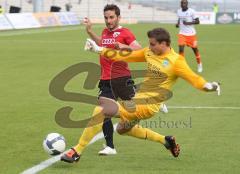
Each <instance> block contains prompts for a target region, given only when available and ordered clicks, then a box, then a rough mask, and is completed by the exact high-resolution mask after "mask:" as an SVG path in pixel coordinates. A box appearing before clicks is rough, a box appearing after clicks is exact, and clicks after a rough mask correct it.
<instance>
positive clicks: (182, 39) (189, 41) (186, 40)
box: [178, 34, 197, 48]
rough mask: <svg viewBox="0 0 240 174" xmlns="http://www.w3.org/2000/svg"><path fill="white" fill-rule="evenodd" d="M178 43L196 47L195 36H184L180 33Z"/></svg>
mask: <svg viewBox="0 0 240 174" xmlns="http://www.w3.org/2000/svg"><path fill="white" fill-rule="evenodd" d="M178 45H179V46H180V45H186V46H189V47H191V48H196V47H197V36H196V35H193V36H185V35H182V34H178Z"/></svg>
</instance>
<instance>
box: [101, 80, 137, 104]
mask: <svg viewBox="0 0 240 174" xmlns="http://www.w3.org/2000/svg"><path fill="white" fill-rule="evenodd" d="M98 88H99V96H98V97H106V98H110V99H113V100H118V98H120V99H122V100H130V99H131V98H132V97H134V95H135V85H134V81H133V80H132V78H131V77H130V76H127V77H119V78H115V79H111V80H100V82H99V84H98Z"/></svg>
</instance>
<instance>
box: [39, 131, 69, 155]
mask: <svg viewBox="0 0 240 174" xmlns="http://www.w3.org/2000/svg"><path fill="white" fill-rule="evenodd" d="M43 148H44V150H45V151H46V152H47V153H48V154H49V155H58V154H60V153H62V152H64V150H65V148H66V142H65V139H64V137H63V136H62V135H60V134H59V133H50V134H48V135H47V136H46V138H45V139H44V140H43Z"/></svg>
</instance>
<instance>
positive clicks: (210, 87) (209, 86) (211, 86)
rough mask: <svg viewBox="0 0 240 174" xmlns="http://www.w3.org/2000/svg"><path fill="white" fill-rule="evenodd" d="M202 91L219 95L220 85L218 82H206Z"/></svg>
mask: <svg viewBox="0 0 240 174" xmlns="http://www.w3.org/2000/svg"><path fill="white" fill-rule="evenodd" d="M203 89H204V90H205V91H216V92H217V95H220V93H221V88H220V83H218V82H208V83H206V84H205V85H204V87H203Z"/></svg>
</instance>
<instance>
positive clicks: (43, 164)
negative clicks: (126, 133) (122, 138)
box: [20, 123, 117, 174]
mask: <svg viewBox="0 0 240 174" xmlns="http://www.w3.org/2000/svg"><path fill="white" fill-rule="evenodd" d="M113 126H114V131H116V128H117V123H116V124H114V125H113ZM103 137H104V135H103V132H100V133H98V134H97V135H95V137H93V139H92V140H91V141H90V143H89V144H88V146H89V145H90V144H93V143H95V142H96V141H98V140H100V139H102V138H103ZM65 152H66V151H65ZM65 152H63V153H65ZM60 156H61V154H60V155H57V156H54V157H52V158H49V159H48V160H45V161H43V162H41V163H39V164H38V165H35V166H33V167H31V168H29V169H27V170H24V171H23V172H22V173H20V174H35V173H38V172H40V171H42V170H44V169H46V168H48V167H50V166H51V165H53V164H54V163H56V162H58V161H60Z"/></svg>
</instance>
